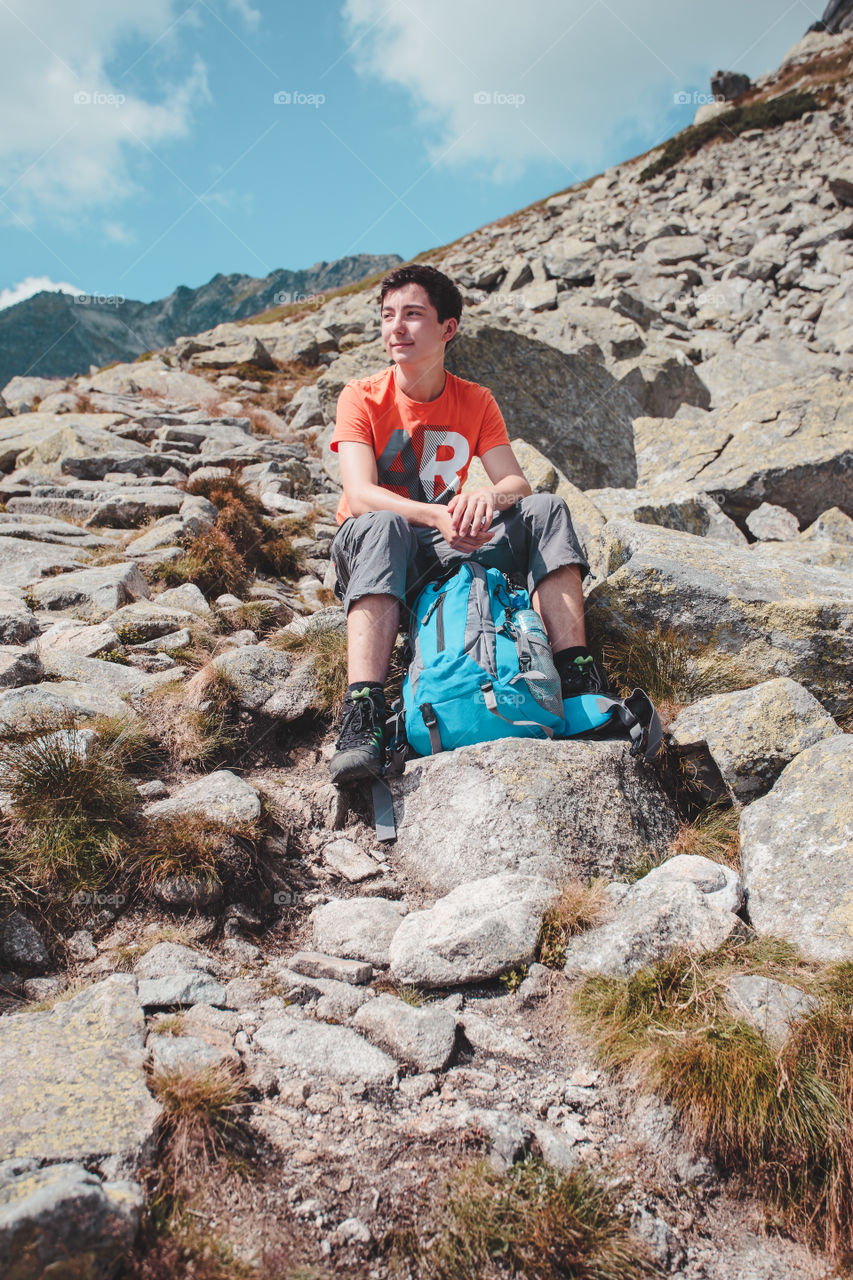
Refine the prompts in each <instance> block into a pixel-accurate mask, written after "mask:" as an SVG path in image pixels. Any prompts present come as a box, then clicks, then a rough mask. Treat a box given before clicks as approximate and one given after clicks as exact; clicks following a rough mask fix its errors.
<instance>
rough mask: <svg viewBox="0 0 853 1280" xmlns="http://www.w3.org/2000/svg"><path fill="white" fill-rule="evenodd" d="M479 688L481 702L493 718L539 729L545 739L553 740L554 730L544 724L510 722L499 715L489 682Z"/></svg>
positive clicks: (493, 690)
mask: <svg viewBox="0 0 853 1280" xmlns="http://www.w3.org/2000/svg"><path fill="white" fill-rule="evenodd" d="M480 688H481V690H482V692H483V701H484V702H485V704H486V707H487V709H488V710H489V711H491V713H492V715H493V716H497V717H498V719H499V720H503V721H505V722H506V724H523V725H531V726H532V727H533V728H534V729H541V730H542V732H543V733H544V734H545V736H546V737H548V738H553V736H554V730H553V729H549V727H548V725H546V724H540V723H539V721H538V720H510V718H509V716H504V715H501V713H500V711H498V700H497V698H496V697H495V689H494V685H493V684H492V682H491V680H486V681H484V682H483V684H481V685H480Z"/></svg>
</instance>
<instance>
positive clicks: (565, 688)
mask: <svg viewBox="0 0 853 1280" xmlns="http://www.w3.org/2000/svg"><path fill="white" fill-rule="evenodd" d="M560 686H561V689H562V694H563V697H564V698H577V697H579V696H580V695H581V694H582V693H603V694H607V693H610V682H609V681H608V679H607V676H606V675H605V674H604V672H603V671H602V670H601V668H600V667H597V666H596V664H595V661H594V659H593V658H592V657H590V656H589V654H587V655H585V656H579V657H577V658H575V660H574V661H573V662H569V663H566V664H565V665H564V666H563V667H562V668H561V670H560Z"/></svg>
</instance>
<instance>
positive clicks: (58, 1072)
mask: <svg viewBox="0 0 853 1280" xmlns="http://www.w3.org/2000/svg"><path fill="white" fill-rule="evenodd" d="M144 1035H145V1022H144V1019H143V1016H142V1009H141V1007H140V1004H139V1001H138V999H137V995H136V979H135V978H133V977H132V976H131V975H130V974H116V975H114V976H113V977H110V978H107V979H105V981H103V982H99V983H97V984H96V985H94V986H92V987H89V988H87V989H86V990H84V991H81V992H80V993H79V994H78V995H76V996H73V997H72V998H71V999H70V1000H65V1001H61V1002H60V1003H59V1004H57V1005H56V1006H55V1007H54V1008H53V1009H51V1010H49V1011H48V1012H45V1013H18V1014H12V1015H10V1016H8V1017H5V1018H3V1019H2V1020H0V1079H2V1081H3V1084H2V1101H3V1105H2V1107H0V1148H1V1149H2V1150H3V1151H4V1152H6V1153H7V1154H8V1155H9V1156H10V1157H12V1158H14V1159H34V1160H39V1161H43V1162H45V1163H58V1162H60V1161H68V1160H73V1161H80V1162H82V1163H84V1164H86V1165H89V1166H91V1165H99V1166H100V1167H101V1168H102V1169H108V1170H109V1173H110V1175H111V1176H120V1175H127V1174H129V1173H132V1172H133V1171H134V1170H135V1169H137V1168H139V1167H140V1166H141V1165H142V1164H144V1163H150V1162H151V1160H153V1158H154V1149H155V1138H156V1130H157V1123H158V1121H159V1118H160V1107H159V1105H158V1104H157V1103H156V1102H155V1101H154V1099H153V1098H152V1097H151V1095H150V1093H149V1092H148V1089H147V1087H146V1084H145V1074H144V1061H145V1052H144Z"/></svg>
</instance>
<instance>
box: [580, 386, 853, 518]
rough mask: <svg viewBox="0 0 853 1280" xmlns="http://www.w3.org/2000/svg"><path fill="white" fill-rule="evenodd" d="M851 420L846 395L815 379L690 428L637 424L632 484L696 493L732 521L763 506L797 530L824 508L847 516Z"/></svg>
mask: <svg viewBox="0 0 853 1280" xmlns="http://www.w3.org/2000/svg"><path fill="white" fill-rule="evenodd" d="M851 412H853V390H851V388H850V387H849V386H848V385H847V384H846V383H844V382H840V381H836V380H834V379H831V378H826V377H819V378H811V379H805V380H804V381H802V382H796V383H790V382H789V383H786V384H784V385H782V386H774V387H772V388H771V389H769V390H766V391H759V392H756V393H755V394H754V395H750V396H748V397H747V398H746V399H745V400H742V401H741V402H740V403H739V404H735V405H732V406H730V407H728V408H723V409H720V410H718V411H717V412H715V413H713V414H711V415H710V417H708V416H707V415H706V416H705V417H702V418H697V419H696V420H695V421H691V420H690V419H689V418H687V417H684V418H681V417H679V418H673V419H666V418H639V419H638V420H637V421H636V422H635V424H634V427H635V431H636V441H635V443H636V451H637V481H636V483H637V484H638V485H639V486H640V487H649V488H657V489H666V488H677V489H683V488H690V487H693V488H698V487H701V489H702V490H704V491H705V492H706V493H710V494H712V495H713V496H714V497H715V498H716V499H717V501H718V502H719V503H720V504H721V505H722V507H723V510H724V511H725V513H726V514H727V515H730V516H732V517H733V518H734V519H735V520H738V521H741V520H743V519H744V518H745V517H746V516H747V515H748V514H749V512H750V511H751V510H753V509H754V508H755V507H757V506H759V504H760V503H762V502H771V503H774V504H776V505H778V506H781V507H784V508H785V509H786V510H787V511H791V512H793V514H794V515H795V516H796V517H797V519H798V520H799V522H800V525H801V526H803V525H806V524H809V523H810V522H811V521H812V520H814V519H815V518H816V516H818V515H820V513H821V511H825V510H826V509H827V507H832V506H837V507H840V508H841V510H842V511H846V512H847V513H848V514H853V497H851V487H850V471H851V467H853V443H851V438H850V431H849V427H848V423H849V421H850V415H851ZM587 487H590V486H587Z"/></svg>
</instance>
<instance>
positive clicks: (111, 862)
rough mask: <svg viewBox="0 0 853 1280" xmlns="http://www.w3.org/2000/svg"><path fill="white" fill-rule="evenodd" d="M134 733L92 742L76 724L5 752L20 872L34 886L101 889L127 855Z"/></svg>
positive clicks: (0, 754) (10, 745)
mask: <svg viewBox="0 0 853 1280" xmlns="http://www.w3.org/2000/svg"><path fill="white" fill-rule="evenodd" d="M130 741H131V731H130V730H129V729H127V730H122V729H118V730H117V732H116V733H115V736H114V737H113V738H112V740H110V738H109V737H106V738H96V739H95V740H93V741H91V742H90V741H89V740H88V737H87V735H86V734H85V732H84V731H82V730H80V729H78V728H77V727H76V725H75V724H74V723H73V722H69V723H67V724H65V725H63V727H61V728H58V729H57V728H56V726H55V724H52V725H50V726H48V725H45V726H43V727H42V728H41V729H40V730H39V729H35V730H33V731H32V732H31V733H30V734H29V736H27V737H26V738H24V739H23V740H19V741H14V740H6V741H5V742H4V743H2V746H1V747H0V763H2V766H3V770H4V788H5V790H6V791H7V792H8V793H9V794H10V795H11V797H12V810H13V814H14V819H15V824H16V831H15V837H16V838H15V839H14V841H13V843H12V850H13V855H12V856H13V858H14V862H15V864H16V866H17V870H18V873H19V874H20V876H21V877H23V878H24V879H25V880H26V882H27V883H28V884H29V885H31V886H47V885H51V884H56V883H57V882H59V883H61V884H63V885H66V886H81V887H83V886H89V887H91V886H94V885H97V884H99V883H100V882H101V881H102V879H103V877H104V875H105V874H106V872H107V871H108V870H109V869H111V868H114V867H115V866H116V865H117V863H118V861H119V857H120V853H121V849H122V842H123V839H124V838H125V836H126V832H127V824H128V822H129V820H130V817H131V814H132V812H133V809H134V807H135V804H136V801H137V796H136V790H135V787H134V785H133V783H132V782H131V780H130V778H129V776H128V772H127V770H128V760H129V758H130V757H131V754H132V750H131V746H130Z"/></svg>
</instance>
